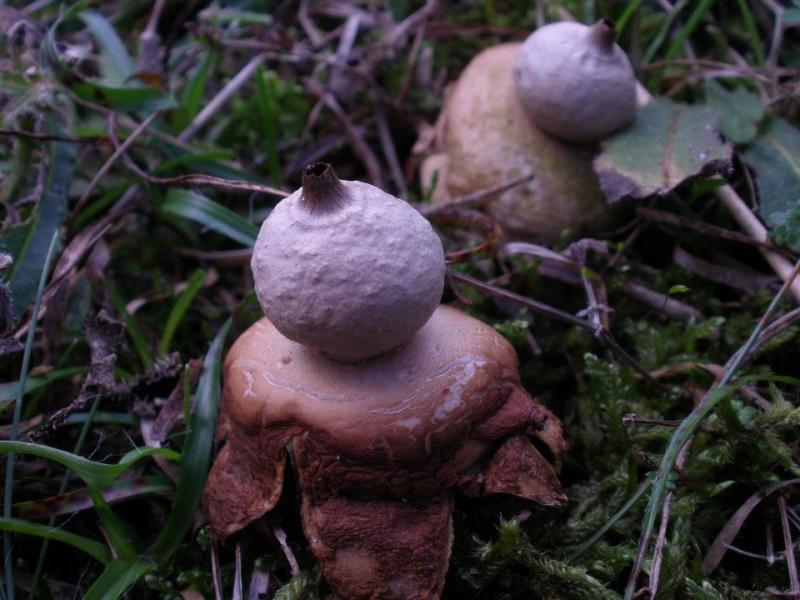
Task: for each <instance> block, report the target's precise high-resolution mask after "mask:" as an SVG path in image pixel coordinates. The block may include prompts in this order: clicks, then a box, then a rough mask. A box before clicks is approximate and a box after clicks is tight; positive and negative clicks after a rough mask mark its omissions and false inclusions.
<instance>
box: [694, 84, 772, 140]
mask: <svg viewBox="0 0 800 600" xmlns="http://www.w3.org/2000/svg"><path fill="white" fill-rule="evenodd" d="M705 91H706V100H707V101H708V103H709V104H710V105H711V106H712V107H714V108H715V109H716V110H717V111H719V113H720V114H721V115H722V117H721V118H720V122H719V131H720V133H721V134H722V135H724V136H725V137H726V138H728V139H729V140H730V141H732V142H733V143H734V144H746V143H748V142H750V141H752V140H753V138H755V137H756V136H757V135H758V126H759V124H760V123H761V121H762V120H763V119H764V115H765V113H766V109H765V107H764V103H763V102H762V101H761V98H760V97H759V95H758V94H756V93H755V92H751V91H749V90H747V89H745V88H743V87H737V88H735V89H734V90H733V91H730V92H729V91H728V90H726V89H725V88H723V87H722V86H721V85H719V84H718V83H716V82H713V81H710V82H708V83H706V85H705Z"/></svg>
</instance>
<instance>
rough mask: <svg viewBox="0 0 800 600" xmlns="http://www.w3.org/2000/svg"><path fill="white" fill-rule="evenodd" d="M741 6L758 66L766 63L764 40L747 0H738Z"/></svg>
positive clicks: (740, 9)
mask: <svg viewBox="0 0 800 600" xmlns="http://www.w3.org/2000/svg"><path fill="white" fill-rule="evenodd" d="M736 4H737V5H738V6H739V12H740V13H741V15H742V21H743V22H744V27H745V29H746V30H747V36H748V38H749V40H750V47H751V48H752V49H753V53H754V54H755V55H756V66H763V65H764V42H762V41H761V36H760V35H759V33H758V28H757V27H756V20H755V19H754V18H753V13H752V11H751V10H750V7H749V6H748V5H747V0H736Z"/></svg>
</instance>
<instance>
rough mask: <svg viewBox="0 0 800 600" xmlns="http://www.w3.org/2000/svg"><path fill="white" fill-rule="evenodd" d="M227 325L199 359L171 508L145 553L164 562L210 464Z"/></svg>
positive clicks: (185, 528)
mask: <svg viewBox="0 0 800 600" xmlns="http://www.w3.org/2000/svg"><path fill="white" fill-rule="evenodd" d="M230 327H231V320H230V319H228V320H227V321H226V322H225V324H224V325H223V326H222V328H221V329H220V331H219V333H217V336H216V337H215V338H214V340H213V341H212V342H211V346H210V347H209V349H208V352H207V353H206V357H205V360H204V361H203V375H202V376H201V377H200V381H199V383H198V384H197V394H196V397H195V408H194V417H192V419H191V421H190V422H189V423H188V429H189V434H188V435H187V436H186V443H185V444H184V447H183V454H182V459H181V470H180V474H179V475H178V487H177V489H176V490H175V498H174V499H173V501H172V509H171V510H170V513H169V516H168V517H167V521H166V523H164V527H163V528H162V529H161V533H160V534H159V535H158V537H157V538H156V541H155V542H154V543H153V546H152V547H151V548H150V550H149V552H148V554H149V555H150V556H153V557H155V558H157V559H158V560H159V561H162V562H163V561H165V560H167V559H168V558H169V557H170V556H172V553H173V552H175V550H176V549H177V548H178V545H179V544H180V543H181V540H183V536H184V535H186V532H187V531H188V530H189V528H190V527H191V526H192V522H193V520H194V514H195V511H196V510H197V507H198V506H199V505H200V499H201V498H202V496H203V490H204V489H205V485H206V478H207V477H208V469H209V467H210V465H211V450H212V448H213V446H214V430H215V427H216V425H217V405H218V404H219V395H220V365H221V362H222V347H223V344H224V343H225V337H226V336H227V334H228V330H229V329H230Z"/></svg>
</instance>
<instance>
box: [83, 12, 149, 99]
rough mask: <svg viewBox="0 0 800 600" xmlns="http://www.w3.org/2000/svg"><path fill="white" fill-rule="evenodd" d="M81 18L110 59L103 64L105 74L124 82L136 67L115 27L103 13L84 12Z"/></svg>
mask: <svg viewBox="0 0 800 600" xmlns="http://www.w3.org/2000/svg"><path fill="white" fill-rule="evenodd" d="M80 18H81V20H82V21H83V22H84V23H86V26H87V27H88V28H89V31H91V32H92V35H93V36H94V39H96V40H97V43H98V44H100V47H101V48H102V50H103V53H104V54H105V56H106V58H107V59H108V60H107V61H103V62H104V63H105V64H104V65H103V66H105V67H106V69H104V71H106V73H105V75H106V76H107V77H108V78H109V79H113V80H115V82H117V83H124V82H125V81H126V80H128V79H129V78H130V77H131V76H132V75H133V73H134V70H135V68H134V66H133V59H132V58H131V55H130V54H128V49H127V48H126V47H125V44H123V43H122V40H121V39H119V36H118V35H117V32H116V31H115V30H114V27H113V26H112V25H111V23H109V22H108V20H107V19H106V18H105V17H104V16H103V15H101V14H100V13H96V12H94V11H90V10H87V11H86V12H82V13H81V14H80Z"/></svg>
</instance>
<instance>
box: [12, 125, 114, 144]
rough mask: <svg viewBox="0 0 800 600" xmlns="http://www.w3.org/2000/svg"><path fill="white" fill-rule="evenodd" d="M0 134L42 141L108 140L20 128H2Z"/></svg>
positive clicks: (91, 141) (79, 142) (81, 142)
mask: <svg viewBox="0 0 800 600" xmlns="http://www.w3.org/2000/svg"><path fill="white" fill-rule="evenodd" d="M0 135H7V136H11V137H21V138H27V139H30V140H40V141H44V142H46V141H54V142H67V143H70V144H96V143H98V142H99V143H102V142H106V141H108V140H107V139H106V138H104V137H102V136H94V135H93V136H89V137H85V138H81V137H75V136H71V135H54V134H48V133H33V132H30V131H22V130H20V129H5V128H0Z"/></svg>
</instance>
